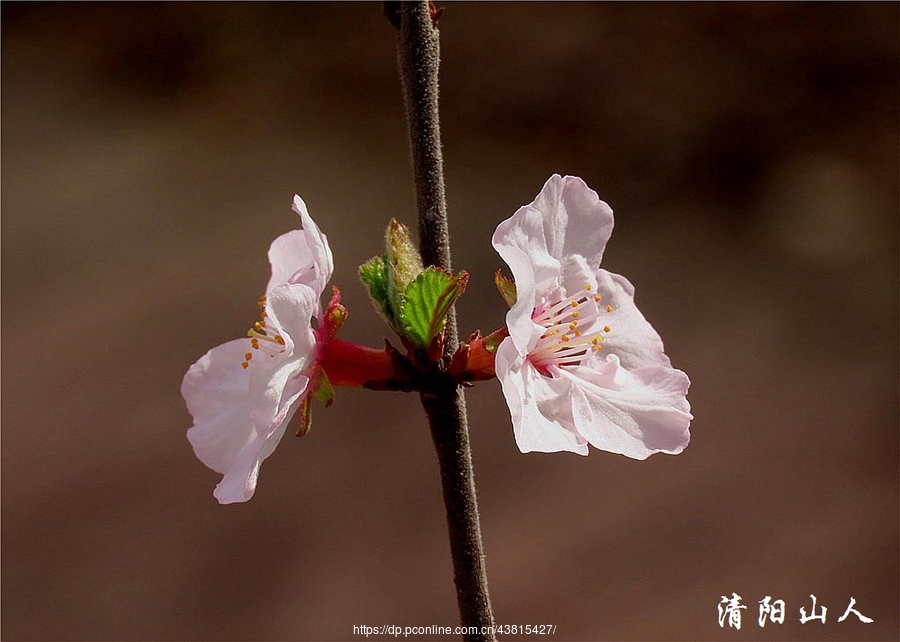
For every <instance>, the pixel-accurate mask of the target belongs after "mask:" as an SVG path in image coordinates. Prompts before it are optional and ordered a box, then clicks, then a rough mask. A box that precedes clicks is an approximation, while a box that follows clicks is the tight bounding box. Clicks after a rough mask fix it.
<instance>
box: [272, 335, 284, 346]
mask: <svg viewBox="0 0 900 642" xmlns="http://www.w3.org/2000/svg"><path fill="white" fill-rule="evenodd" d="M274 339H275V342H276V343H278V344H279V345H284V337H282V336H281V335H280V334H276V335H275V337H274Z"/></svg>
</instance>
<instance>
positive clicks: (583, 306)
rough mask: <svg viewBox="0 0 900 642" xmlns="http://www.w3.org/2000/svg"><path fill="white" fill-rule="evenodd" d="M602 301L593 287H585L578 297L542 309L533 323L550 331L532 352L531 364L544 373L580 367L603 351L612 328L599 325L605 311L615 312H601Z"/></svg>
mask: <svg viewBox="0 0 900 642" xmlns="http://www.w3.org/2000/svg"><path fill="white" fill-rule="evenodd" d="M602 300H603V297H602V296H600V295H599V294H593V293H592V292H591V286H590V285H585V286H584V290H583V291H581V292H579V293H578V294H576V295H574V296H570V297H568V298H565V299H562V300H560V301H554V302H552V303H547V304H543V305H540V306H538V307H537V308H536V309H535V311H534V312H533V313H532V315H531V319H532V321H534V322H535V323H537V324H539V325H542V326H544V327H545V328H547V332H545V333H544V334H542V335H541V338H540V339H539V340H538V342H537V345H535V347H534V349H533V350H532V351H531V353H530V355H529V357H530V359H531V362H532V363H533V364H534V365H535V366H537V367H538V369H539V370H542V371H543V370H545V369H546V367H547V366H550V365H556V366H577V365H580V364H581V362H582V361H583V360H584V358H585V357H586V356H588V355H589V354H590V353H591V352H599V351H600V350H602V349H603V345H602V344H603V339H604V336H603V335H604V334H605V333H608V332H609V331H610V327H609V326H608V325H603V326H599V325H597V324H596V321H597V320H598V319H599V318H600V316H601V315H602V314H603V313H604V311H605V312H606V313H607V314H608V313H610V312H612V311H613V307H612V306H611V305H607V306H606V307H605V308H601V306H600V302H601V301H602ZM585 329H588V330H589V331H585Z"/></svg>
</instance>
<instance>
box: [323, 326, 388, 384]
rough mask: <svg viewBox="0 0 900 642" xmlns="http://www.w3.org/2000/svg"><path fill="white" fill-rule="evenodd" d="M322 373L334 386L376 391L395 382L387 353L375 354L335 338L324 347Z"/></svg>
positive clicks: (380, 351) (366, 348)
mask: <svg viewBox="0 0 900 642" xmlns="http://www.w3.org/2000/svg"><path fill="white" fill-rule="evenodd" d="M322 369H323V370H324V371H325V374H326V375H327V376H328V380H329V381H330V382H331V385H333V386H350V387H362V386H363V385H364V384H367V383H368V384H369V386H368V387H374V386H373V385H372V384H373V383H377V382H384V381H389V380H391V379H392V378H393V372H394V370H393V366H392V365H391V360H390V357H389V356H388V354H387V352H385V351H384V349H381V350H376V349H375V348H368V347H366V346H361V345H358V344H356V343H352V342H350V341H344V340H343V339H338V338H337V337H332V338H331V339H330V340H329V341H328V342H326V343H325V349H324V350H323V353H322Z"/></svg>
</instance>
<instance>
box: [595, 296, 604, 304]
mask: <svg viewBox="0 0 900 642" xmlns="http://www.w3.org/2000/svg"><path fill="white" fill-rule="evenodd" d="M602 300H603V297H602V296H600V295H599V294H595V295H594V301H596V302H597V303H600V302H601V301H602Z"/></svg>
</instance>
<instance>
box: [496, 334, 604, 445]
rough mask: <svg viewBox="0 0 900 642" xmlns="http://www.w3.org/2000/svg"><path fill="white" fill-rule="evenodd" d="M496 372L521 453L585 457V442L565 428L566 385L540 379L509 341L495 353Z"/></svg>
mask: <svg viewBox="0 0 900 642" xmlns="http://www.w3.org/2000/svg"><path fill="white" fill-rule="evenodd" d="M496 371H497V378H498V379H500V384H501V385H502V386H503V394H504V395H505V396H506V400H507V403H508V404H509V411H510V415H511V416H512V422H513V432H514V434H515V437H516V444H517V445H518V447H519V450H520V451H522V452H523V453H527V452H534V451H537V452H559V451H568V452H573V453H577V454H579V455H587V454H588V447H587V443H586V441H585V439H584V438H583V437H581V436H580V435H578V434H577V433H575V432H573V431H572V430H569V429H567V428H566V427H565V424H567V423H568V424H570V423H571V421H572V409H571V401H570V397H569V389H570V388H571V384H570V383H569V382H568V381H565V380H562V379H550V378H548V377H544V376H542V375H541V374H540V373H539V372H538V371H537V370H536V369H535V368H534V366H532V365H531V364H529V363H527V362H526V361H524V360H523V359H522V358H521V357H520V356H519V354H518V352H517V350H516V348H515V346H514V345H513V343H512V341H511V340H510V339H509V338H508V337H507V338H506V339H504V340H503V342H502V343H501V344H500V347H499V348H498V349H497V357H496Z"/></svg>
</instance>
